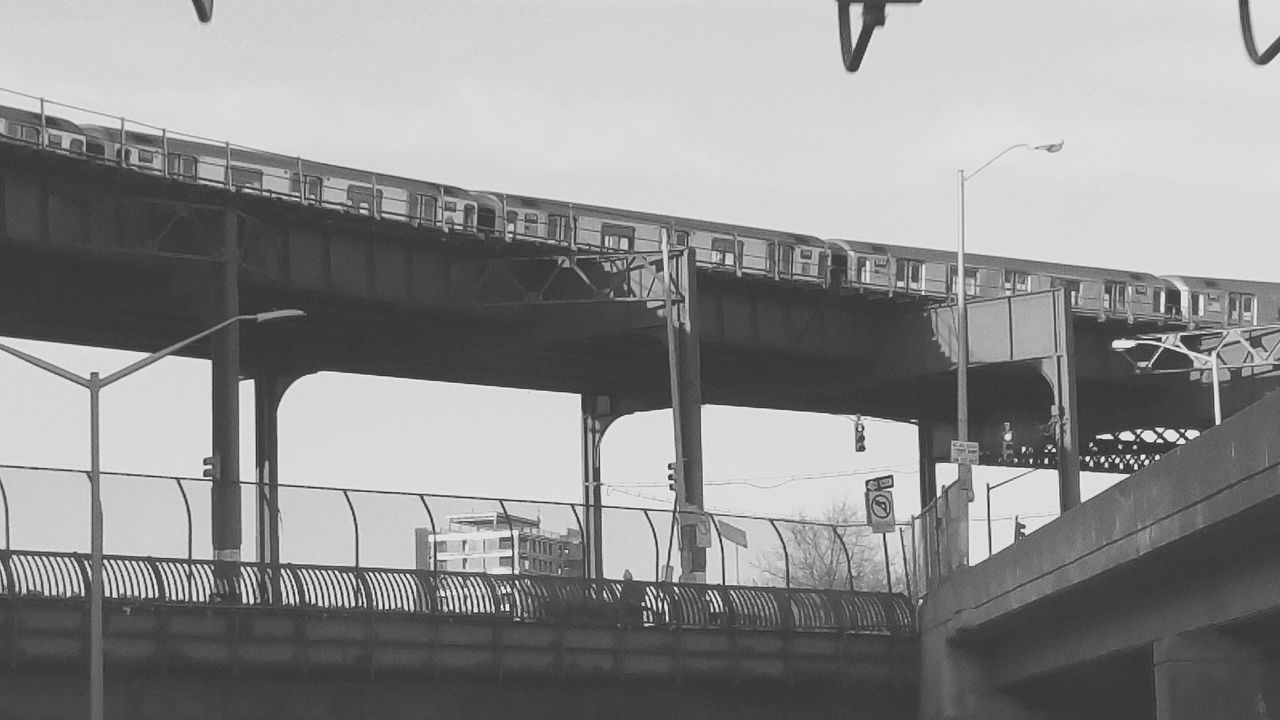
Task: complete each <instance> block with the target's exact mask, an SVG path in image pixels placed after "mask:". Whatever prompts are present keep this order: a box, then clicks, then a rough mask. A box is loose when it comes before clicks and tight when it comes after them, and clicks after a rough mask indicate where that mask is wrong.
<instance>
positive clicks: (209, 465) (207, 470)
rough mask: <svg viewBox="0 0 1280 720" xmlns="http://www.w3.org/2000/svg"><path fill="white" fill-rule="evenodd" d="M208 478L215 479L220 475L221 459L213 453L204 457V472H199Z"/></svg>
mask: <svg viewBox="0 0 1280 720" xmlns="http://www.w3.org/2000/svg"><path fill="white" fill-rule="evenodd" d="M201 474H202V475H204V476H205V477H207V478H209V479H210V480H217V479H218V478H220V477H222V459H221V458H219V457H218V455H217V454H216V453H215V454H213V455H210V456H209V457H207V458H205V459H204V472H203V473H201Z"/></svg>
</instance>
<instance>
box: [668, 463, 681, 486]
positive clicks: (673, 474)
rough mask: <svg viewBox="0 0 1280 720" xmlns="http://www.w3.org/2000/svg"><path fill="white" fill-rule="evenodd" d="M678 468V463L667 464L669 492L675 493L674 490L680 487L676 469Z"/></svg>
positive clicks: (678, 474)
mask: <svg viewBox="0 0 1280 720" xmlns="http://www.w3.org/2000/svg"><path fill="white" fill-rule="evenodd" d="M678 467H679V463H674V462H669V463H667V487H668V488H669V489H670V490H671V492H675V491H676V488H677V487H679V486H680V473H679V471H678V470H677V469H676V468H678Z"/></svg>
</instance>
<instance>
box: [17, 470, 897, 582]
mask: <svg viewBox="0 0 1280 720" xmlns="http://www.w3.org/2000/svg"><path fill="white" fill-rule="evenodd" d="M88 485H89V483H88V480H87V476H86V473H85V472H84V471H82V470H69V469H56V468H37V467H20V466H0V523H3V528H4V531H3V534H2V535H0V537H2V538H3V541H4V546H3V549H4V550H14V549H24V550H37V551H61V552H70V553H77V552H84V551H86V549H87V541H88V533H87V532H86V530H85V529H86V528H87V527H88V522H87V518H88ZM240 489H241V506H242V508H243V510H244V512H245V514H246V516H248V515H249V514H251V513H254V512H255V511H257V510H258V509H259V508H260V507H261V509H262V511H263V512H265V511H266V509H267V507H268V503H271V502H274V503H275V506H276V508H277V510H278V513H279V517H280V522H279V526H278V527H279V530H278V550H277V551H276V552H275V553H272V552H271V551H270V550H269V548H268V549H262V548H266V547H267V546H265V545H263V544H260V543H258V542H257V541H258V540H261V539H262V538H257V537H254V533H253V532H252V531H249V532H246V535H247V536H248V537H246V542H245V548H244V557H245V558H246V560H247V561H249V562H258V561H260V560H266V561H270V560H272V559H273V558H278V559H279V561H280V562H282V563H293V564H297V565H306V566H328V567H338V566H348V567H352V568H362V567H369V566H373V567H383V568H405V569H406V570H414V569H419V568H421V569H426V570H429V571H438V572H445V571H450V570H464V569H465V570H467V571H472V572H482V573H487V574H494V575H495V576H498V575H509V576H513V577H524V576H530V575H537V574H553V575H562V576H570V575H574V576H582V575H584V574H586V573H587V572H588V569H589V568H590V567H591V566H592V564H591V563H588V562H587V555H588V554H589V553H590V552H591V551H592V548H590V547H588V546H587V543H586V542H585V541H584V536H585V535H586V533H585V528H584V525H585V523H586V519H587V512H586V509H585V507H584V506H582V505H580V504H574V503H564V502H545V501H530V500H520V499H513V498H485V497H475V496H465V495H448V494H433V493H415V492H403V491H384V490H357V489H350V488H330V487H318V486H308V485H291V484H281V485H279V486H278V488H277V489H276V490H274V491H273V492H268V491H267V489H265V488H264V487H261V486H259V485H257V484H256V483H253V482H242V483H240ZM102 493H103V506H104V522H105V531H104V534H105V546H106V550H107V552H108V553H111V554H115V555H121V556H124V555H138V556H142V555H150V556H165V557H176V558H184V559H185V560H186V561H187V562H192V563H194V562H196V561H199V560H207V559H209V557H210V554H211V549H210V548H209V547H207V543H203V542H202V543H197V542H196V538H206V537H209V536H210V533H211V527H210V522H211V516H212V507H211V493H210V487H209V481H208V480H207V479H205V478H186V477H173V476H156V475H137V474H120V473H104V474H103V478H102ZM486 515H487V516H489V517H491V518H492V521H490V522H488V523H485V522H477V521H476V520H475V519H474V518H475V517H476V516H486ZM601 515H602V538H601V543H600V547H599V550H600V551H601V558H602V562H601V566H602V567H603V570H604V575H605V576H607V577H614V578H619V577H623V576H624V575H625V574H626V573H627V572H628V571H629V572H630V573H631V575H632V576H633V577H635V578H636V579H638V580H640V579H647V580H651V581H655V582H656V581H662V580H666V579H668V570H667V568H669V567H670V566H671V565H672V563H673V558H678V557H679V554H678V550H677V548H675V535H676V528H677V527H679V525H680V522H679V518H677V517H676V514H675V513H674V512H673V508H672V506H667V507H665V508H662V507H648V508H645V507H626V506H616V505H606V506H604V507H603V509H602V512H601ZM460 516H469V517H471V518H472V519H471V520H468V521H467V524H466V525H462V526H458V525H456V524H452V523H451V519H452V518H457V517H460ZM707 517H708V519H709V521H710V522H709V523H708V525H709V529H710V536H709V538H708V540H709V544H710V547H709V548H708V550H707V565H708V567H707V578H708V580H709V582H712V583H716V584H718V585H720V586H722V587H729V586H753V585H754V586H761V587H766V586H776V587H782V588H800V587H812V588H833V589H839V590H850V591H875V592H902V591H907V592H908V593H910V587H911V584H912V581H913V580H914V578H913V575H914V573H913V571H912V569H911V568H912V567H913V566H914V560H913V555H914V541H911V540H909V539H908V538H907V537H906V536H905V535H902V534H899V535H898V537H893V536H889V537H883V536H881V537H877V536H875V535H874V534H872V533H871V531H870V528H868V527H867V526H866V525H864V524H860V523H858V524H844V525H841V524H831V523H823V522H817V521H813V520H805V519H785V518H769V517H760V516H752V515H744V514H733V513H720V512H708V513H707ZM904 525H905V523H904ZM245 527H246V528H253V527H254V523H253V522H252V520H247V521H246V522H245ZM446 536H447V537H446ZM547 540H550V541H552V542H551V543H550V544H547V543H544V544H543V546H542V547H541V548H538V547H533V546H532V544H533V543H534V542H535V541H547ZM464 541H465V542H466V543H467V545H466V546H465V547H464V546H462V542H464ZM440 543H444V544H445V547H444V548H440V547H438V544H440ZM448 543H454V544H455V545H456V546H457V547H451V546H449V545H448ZM909 543H910V545H911V546H910V547H909ZM260 556H261V557H260ZM464 561H465V562H466V566H465V567H463V566H462V563H463V562H464ZM526 561H528V564H526Z"/></svg>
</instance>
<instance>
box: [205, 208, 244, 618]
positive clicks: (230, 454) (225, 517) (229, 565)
mask: <svg viewBox="0 0 1280 720" xmlns="http://www.w3.org/2000/svg"><path fill="white" fill-rule="evenodd" d="M238 217H239V216H238V214H237V212H236V210H235V208H234V207H232V206H228V207H227V208H226V209H225V210H224V215H223V237H222V239H223V246H222V251H223V256H222V264H221V266H220V268H219V270H220V273H221V278H220V280H221V281H220V282H219V283H217V284H216V287H217V298H216V300H215V306H214V310H213V313H214V317H213V318H211V319H212V320H213V321H215V322H221V321H223V320H226V319H228V318H232V317H235V316H236V315H239V314H240V286H239V270H240V241H239V240H240V238H239V221H238ZM209 357H210V360H211V361H212V372H211V374H212V386H213V388H212V389H213V413H212V414H213V455H214V457H215V458H216V463H217V467H218V472H217V477H215V478H214V479H213V483H212V488H211V490H210V492H211V495H212V502H211V507H212V515H213V517H212V522H211V525H212V529H213V559H214V576H215V581H216V587H217V594H218V596H219V597H220V598H221V599H222V600H224V601H226V602H235V601H236V600H237V599H238V588H237V578H238V577H239V565H240V545H241V527H240V330H239V327H238V323H232V324H230V325H228V326H227V327H225V328H223V329H222V330H219V331H218V332H216V333H214V334H213V336H212V337H211V338H210V351H209Z"/></svg>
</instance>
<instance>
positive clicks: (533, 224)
mask: <svg viewBox="0 0 1280 720" xmlns="http://www.w3.org/2000/svg"><path fill="white" fill-rule="evenodd" d="M524 231H525V232H526V233H528V234H529V235H537V234H538V213H525V214H524Z"/></svg>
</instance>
